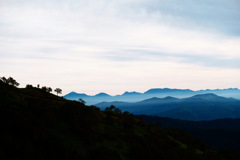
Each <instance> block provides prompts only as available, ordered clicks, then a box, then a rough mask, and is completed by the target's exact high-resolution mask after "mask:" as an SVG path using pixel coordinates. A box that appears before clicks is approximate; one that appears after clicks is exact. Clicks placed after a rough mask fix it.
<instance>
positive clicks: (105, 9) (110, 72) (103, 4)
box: [0, 0, 240, 92]
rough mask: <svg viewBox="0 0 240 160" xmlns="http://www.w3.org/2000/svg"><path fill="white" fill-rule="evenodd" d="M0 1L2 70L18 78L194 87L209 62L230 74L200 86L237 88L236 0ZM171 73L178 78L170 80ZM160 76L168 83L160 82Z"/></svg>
mask: <svg viewBox="0 0 240 160" xmlns="http://www.w3.org/2000/svg"><path fill="white" fill-rule="evenodd" d="M0 4H1V6H0V15H1V16H0V57H1V59H0V68H1V69H0V72H1V74H12V75H15V76H17V77H19V78H20V79H21V80H22V81H26V77H27V76H29V77H32V81H34V83H38V82H35V80H33V79H34V76H30V75H35V76H36V77H38V80H39V81H40V82H41V83H47V84H48V83H50V82H49V81H51V80H52V79H54V83H56V84H54V85H59V86H60V85H61V86H64V87H65V90H67V91H68V89H69V90H74V89H75V90H76V88H78V89H79V90H80V89H83V88H84V87H83V86H87V87H86V89H87V88H89V86H92V87H95V88H98V89H99V90H104V88H107V90H111V89H109V88H118V87H117V86H120V87H119V88H118V89H116V92H117V91H119V90H120V89H122V88H129V86H130V85H131V86H134V87H135V88H139V87H140V88H142V86H145V88H146V87H150V88H151V87H160V86H163V85H168V87H171V86H173V87H176V88H177V86H179V87H181V85H182V84H183V83H186V84H189V87H187V86H186V87H187V88H196V87H195V86H198V85H196V84H198V83H199V82H198V80H199V81H200V80H203V79H206V76H208V78H209V77H211V76H209V74H207V73H206V68H208V69H209V70H212V72H214V73H215V74H213V75H214V76H215V77H218V78H220V77H222V75H223V74H226V72H228V74H227V75H229V80H226V79H225V78H224V79H223V80H222V81H221V82H219V83H217V84H218V86H216V84H215V82H214V83H213V82H212V81H211V80H209V84H208V85H206V87H207V86H209V87H211V85H213V86H216V87H221V86H223V87H224V86H228V85H230V84H231V85H233V86H229V87H240V86H239V83H238V82H239V81H240V77H239V76H238V74H236V73H237V72H239V71H240V65H239V64H240V47H239V44H240V30H239V27H238V26H240V6H239V2H238V1H236V0H210V1H209V0H202V1H199V2H198V3H197V2H193V1H189V0H183V1H177V0H170V1H164V0H148V1H147V0H131V1H129V0H122V1H116V0H113V1H107V0H101V1H97V0H91V1H83V0H82V1H77V0H70V1H59V0H48V1H32V0H21V1H19V0H18V1H16V0H8V1H3V0H0ZM172 66H176V68H175V69H171V67H172ZM182 66H188V67H191V69H188V67H183V68H182ZM151 67H152V68H151ZM159 67H163V68H165V70H162V72H164V74H163V75H164V76H163V75H162V76H157V75H158V74H159V72H158V71H157V70H156V69H157V68H159ZM146 68H147V69H146ZM181 69H184V72H186V74H185V73H184V74H183V77H181V76H177V75H178V74H177V73H179V72H182V70H181ZM140 71H143V72H140ZM23 72H24V74H23ZM195 72H198V73H199V75H198V76H197V77H195V76H194V74H195ZM117 73H118V74H117ZM168 73H170V75H169V74H168ZM174 75H176V77H177V78H174V80H175V81H174V82H172V83H170V82H171V80H169V79H172V78H173V77H174ZM54 76H55V77H56V78H58V79H62V81H56V80H55V78H54ZM66 76H67V77H68V78H66ZM129 77H131V78H130V79H129ZM141 77H149V78H146V79H144V81H142V80H141V79H143V78H141ZM194 77H195V78H194ZM163 78H164V79H165V81H166V82H169V84H167V83H159V81H160V80H162V79H163ZM231 78H234V79H235V80H231ZM125 79H127V80H125ZM150 79H155V80H156V81H154V82H153V81H152V80H150ZM210 79H211V78H210ZM212 79H214V77H212ZM224 80H225V81H224ZM132 81H134V82H135V83H134V85H132ZM236 81H238V82H236ZM190 82H191V83H190ZM230 82H232V83H230ZM26 83H27V82H26ZM121 84H123V85H124V84H125V85H126V86H125V87H123V86H122V85H121ZM135 84H136V85H135ZM149 84H151V85H149ZM177 84H178V85H177ZM205 84H207V83H205ZM69 86H72V88H71V87H69ZM179 87H178V88H179ZM202 87H204V86H202ZM92 90H94V89H92ZM93 92H94V91H93ZM95 92H96V90H95ZM111 92H114V91H111Z"/></svg>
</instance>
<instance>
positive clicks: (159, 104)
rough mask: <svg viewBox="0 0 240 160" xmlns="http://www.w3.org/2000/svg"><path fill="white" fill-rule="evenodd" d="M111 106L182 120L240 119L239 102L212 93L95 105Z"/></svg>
mask: <svg viewBox="0 0 240 160" xmlns="http://www.w3.org/2000/svg"><path fill="white" fill-rule="evenodd" d="M111 105H114V106H116V107H118V108H120V109H121V110H123V111H129V112H131V113H133V114H137V115H139V114H145V115H156V116H161V117H170V118H176V119H183V120H195V121H199V120H213V119H221V118H240V100H238V99H233V98H225V97H220V96H217V95H215V94H212V93H209V94H201V95H195V96H192V97H189V98H182V99H178V98H174V97H165V98H151V99H147V100H144V101H140V102H136V103H129V102H103V103H98V104H96V106H98V107H99V108H102V109H104V108H105V107H109V106H111Z"/></svg>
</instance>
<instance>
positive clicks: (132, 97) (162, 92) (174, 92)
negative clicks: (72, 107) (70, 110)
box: [64, 88, 240, 105]
mask: <svg viewBox="0 0 240 160" xmlns="http://www.w3.org/2000/svg"><path fill="white" fill-rule="evenodd" d="M205 93H213V94H217V95H219V96H224V97H232V98H237V99H240V90H239V89H237V88H229V89H215V90H209V89H207V90H198V91H193V90H189V89H169V88H164V89H160V88H156V89H150V90H148V91H146V92H144V93H139V92H125V93H124V94H122V95H116V96H111V95H108V94H106V93H99V94H97V95H94V96H89V95H86V94H79V93H76V92H71V93H69V94H67V95H65V96H64V98H66V99H69V100H78V99H79V98H82V99H84V100H85V101H86V102H87V104H89V105H92V104H96V103H100V102H112V101H124V102H138V101H142V100H145V99H149V98H153V97H158V98H163V97H167V96H173V97H176V98H186V97H190V96H193V95H196V94H205Z"/></svg>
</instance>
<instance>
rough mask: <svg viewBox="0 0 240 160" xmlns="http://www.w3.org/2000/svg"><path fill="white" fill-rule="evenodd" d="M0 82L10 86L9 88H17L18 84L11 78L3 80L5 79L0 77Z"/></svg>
mask: <svg viewBox="0 0 240 160" xmlns="http://www.w3.org/2000/svg"><path fill="white" fill-rule="evenodd" d="M1 81H2V82H4V83H6V84H8V85H10V86H15V87H17V86H19V83H18V82H17V81H16V80H15V79H13V78H12V77H9V78H8V79H7V78H5V77H1Z"/></svg>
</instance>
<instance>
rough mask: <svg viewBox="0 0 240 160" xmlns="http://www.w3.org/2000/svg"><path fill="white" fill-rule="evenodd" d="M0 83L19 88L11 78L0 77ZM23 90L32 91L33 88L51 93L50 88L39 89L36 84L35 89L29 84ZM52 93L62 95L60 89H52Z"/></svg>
mask: <svg viewBox="0 0 240 160" xmlns="http://www.w3.org/2000/svg"><path fill="white" fill-rule="evenodd" d="M0 81H1V82H3V83H5V84H7V85H10V86H14V87H17V86H19V85H20V84H19V83H18V82H17V81H16V80H15V79H14V78H12V77H8V78H6V77H0ZM25 88H28V89H34V88H37V89H41V90H43V91H45V92H48V93H51V92H52V91H53V89H52V88H51V87H46V86H42V87H40V84H38V85H37V86H36V87H34V86H33V85H31V84H27V85H26V87H25ZM54 92H56V93H57V95H58V94H62V89H60V88H56V89H54Z"/></svg>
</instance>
